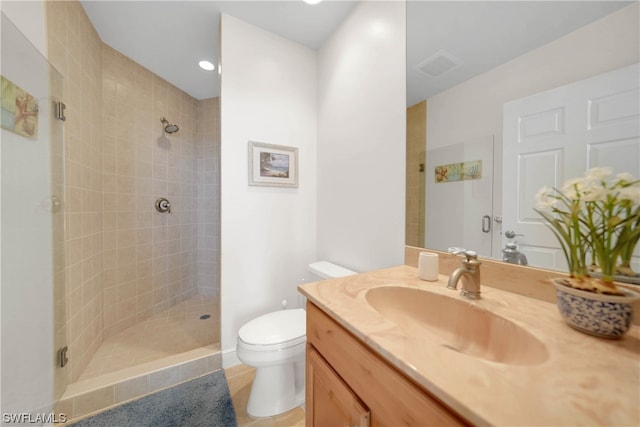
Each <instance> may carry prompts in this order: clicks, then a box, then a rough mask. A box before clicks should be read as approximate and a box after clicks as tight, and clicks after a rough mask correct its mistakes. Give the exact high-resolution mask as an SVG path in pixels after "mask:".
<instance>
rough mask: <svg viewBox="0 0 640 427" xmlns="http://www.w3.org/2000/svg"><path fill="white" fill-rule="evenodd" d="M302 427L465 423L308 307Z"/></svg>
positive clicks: (313, 306)
mask: <svg viewBox="0 0 640 427" xmlns="http://www.w3.org/2000/svg"><path fill="white" fill-rule="evenodd" d="M306 381H307V386H306V387H307V389H306V425H307V427H311V426H316V427H328V426H331V427H334V426H354V425H357V426H360V427H363V426H367V425H369V423H370V425H371V426H373V427H377V426H389V427H399V426H412V427H415V426H464V425H468V424H467V423H466V422H465V421H464V420H462V419H461V418H459V417H458V416H457V415H456V414H454V413H453V412H451V411H450V410H449V409H448V408H446V407H445V406H443V405H442V404H441V403H439V402H438V401H436V400H435V399H434V398H433V397H431V396H429V395H428V394H427V393H426V392H425V391H424V390H423V389H422V388H420V387H419V386H418V385H416V384H415V383H414V382H412V381H411V380H410V379H408V378H407V377H406V376H404V375H403V374H401V373H400V372H399V371H398V370H397V369H396V368H394V367H393V366H391V365H390V364H389V363H388V362H386V361H385V360H384V359H382V358H381V357H380V356H378V355H377V354H375V353H374V352H373V351H372V350H370V349H369V348H368V347H367V346H365V345H364V344H363V343H362V342H361V341H359V340H358V339H357V338H355V337H354V336H353V335H352V334H351V333H349V332H348V331H347V330H346V329H344V328H343V327H342V326H340V325H339V324H338V323H336V322H335V321H334V320H333V319H331V318H330V317H329V316H327V315H326V314H325V313H324V312H323V311H322V310H320V309H319V308H318V307H316V306H315V305H314V304H313V303H311V302H309V303H307V378H306Z"/></svg>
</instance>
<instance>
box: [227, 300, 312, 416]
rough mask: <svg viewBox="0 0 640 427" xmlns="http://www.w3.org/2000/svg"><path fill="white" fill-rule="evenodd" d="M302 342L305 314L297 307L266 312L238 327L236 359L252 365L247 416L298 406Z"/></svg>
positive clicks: (301, 391)
mask: <svg viewBox="0 0 640 427" xmlns="http://www.w3.org/2000/svg"><path fill="white" fill-rule="evenodd" d="M306 341H307V338H306V313H305V311H304V310H303V309H301V308H298V309H293V310H281V311H276V312H273V313H268V314H265V315H263V316H260V317H257V318H255V319H253V320H251V321H249V322H247V323H246V324H245V325H244V326H243V327H241V328H240V331H239V332H238V345H237V347H236V353H237V355H238V359H240V361H241V362H242V363H244V364H245V365H249V366H253V367H255V368H256V376H255V378H254V380H253V385H252V386H251V394H250V395H249V402H248V403H247V413H248V414H249V415H251V416H252V417H271V416H274V415H278V414H281V413H283V412H287V411H289V410H291V409H293V408H295V407H296V406H300V405H302V403H303V402H304V354H305V353H304V347H305V343H306Z"/></svg>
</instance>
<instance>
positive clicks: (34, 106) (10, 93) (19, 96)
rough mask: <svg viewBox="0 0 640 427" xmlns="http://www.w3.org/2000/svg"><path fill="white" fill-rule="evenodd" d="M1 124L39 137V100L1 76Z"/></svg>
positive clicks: (12, 129)
mask: <svg viewBox="0 0 640 427" xmlns="http://www.w3.org/2000/svg"><path fill="white" fill-rule="evenodd" d="M0 88H1V89H0V105H1V106H2V108H0V126H1V127H2V128H3V129H6V130H8V131H10V132H13V133H16V134H18V135H21V136H25V137H27V138H31V139H37V137H38V100H37V99H36V98H34V97H33V96H32V95H31V94H30V93H28V92H27V91H25V90H24V89H22V88H21V87H20V86H18V85H16V84H14V83H13V82H12V81H11V80H9V79H7V78H6V77H4V76H0Z"/></svg>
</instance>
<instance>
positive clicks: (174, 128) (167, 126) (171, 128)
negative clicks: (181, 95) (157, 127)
mask: <svg viewBox="0 0 640 427" xmlns="http://www.w3.org/2000/svg"><path fill="white" fill-rule="evenodd" d="M160 122H161V123H162V124H163V125H164V131H165V132H166V133H176V132H178V130H180V128H179V127H178V125H174V124H173V123H169V121H168V120H167V119H165V118H164V117H160Z"/></svg>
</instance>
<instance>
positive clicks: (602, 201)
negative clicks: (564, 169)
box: [535, 168, 640, 294]
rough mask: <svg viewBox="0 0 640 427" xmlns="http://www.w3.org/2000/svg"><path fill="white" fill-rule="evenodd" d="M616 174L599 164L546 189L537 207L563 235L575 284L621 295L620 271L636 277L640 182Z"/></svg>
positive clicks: (563, 245)
mask: <svg viewBox="0 0 640 427" xmlns="http://www.w3.org/2000/svg"><path fill="white" fill-rule="evenodd" d="M612 175H613V171H612V170H611V169H610V168H593V169H589V170H588V171H586V173H585V174H584V176H582V177H579V178H574V179H571V180H569V181H567V182H565V184H564V185H563V187H562V188H561V189H559V190H558V189H555V188H549V187H543V188H541V189H540V191H539V192H538V194H537V195H536V202H537V209H535V211H536V212H537V213H538V214H540V216H542V218H543V219H544V222H545V225H547V226H548V227H549V228H550V229H551V231H552V232H553V233H554V234H555V236H556V238H557V239H558V242H559V243H560V246H561V247H562V250H563V252H564V255H565V257H566V260H567V263H568V266H569V273H570V275H571V278H572V279H573V280H571V285H572V286H573V287H576V288H578V289H584V290H591V291H595V292H599V293H607V294H619V293H620V292H619V290H618V289H617V287H616V286H615V283H614V277H615V276H616V274H618V275H627V276H635V275H636V273H635V272H634V271H633V270H632V269H631V265H630V262H631V257H632V255H633V251H634V249H635V247H636V245H637V244H638V240H640V180H638V179H636V178H634V177H633V176H632V175H630V174H628V173H621V174H618V175H616V177H614V178H612ZM589 272H598V273H599V275H601V278H597V279H594V278H590V276H589Z"/></svg>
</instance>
